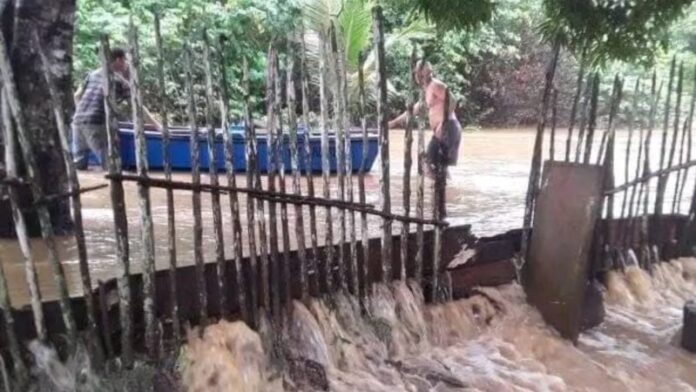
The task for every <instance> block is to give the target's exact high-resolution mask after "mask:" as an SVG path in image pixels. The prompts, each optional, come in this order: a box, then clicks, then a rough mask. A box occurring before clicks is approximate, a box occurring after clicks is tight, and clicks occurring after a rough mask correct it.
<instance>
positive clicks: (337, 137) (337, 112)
mask: <svg viewBox="0 0 696 392" xmlns="http://www.w3.org/2000/svg"><path fill="white" fill-rule="evenodd" d="M329 42H330V45H331V56H330V59H331V60H330V61H331V71H332V72H331V73H332V76H333V77H332V78H330V80H332V81H333V86H332V87H333V91H334V94H333V98H334V99H333V104H334V118H333V120H334V121H333V125H334V129H335V134H334V146H335V149H336V174H337V175H338V200H341V201H343V200H345V194H346V178H345V172H344V170H345V161H346V155H345V152H346V151H345V141H346V137H345V128H344V126H345V119H344V115H345V112H344V107H343V103H344V102H343V91H342V87H343V86H342V85H341V75H340V73H341V71H340V70H341V63H342V62H343V58H342V56H343V54H342V53H339V52H338V43H337V42H336V25H335V24H334V22H333V21H332V22H331V28H330V29H329ZM338 217H339V223H338V283H339V286H340V287H341V288H342V289H345V288H346V264H347V262H346V259H347V258H346V247H345V244H346V210H344V209H342V208H341V209H339V210H338Z"/></svg>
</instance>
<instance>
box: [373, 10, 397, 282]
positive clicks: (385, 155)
mask: <svg viewBox="0 0 696 392" xmlns="http://www.w3.org/2000/svg"><path fill="white" fill-rule="evenodd" d="M372 20H373V29H374V31H373V39H374V45H375V61H376V63H375V68H376V69H377V78H376V81H377V85H376V88H377V126H378V129H379V151H380V160H381V162H382V175H381V176H380V179H379V187H380V196H381V198H380V205H381V210H382V212H384V213H387V214H389V213H391V196H390V193H389V184H390V182H389V123H388V119H389V107H388V106H387V67H386V62H385V61H386V60H385V58H384V29H383V26H382V7H380V6H379V5H376V6H375V7H373V8H372ZM381 262H382V281H383V282H390V281H391V280H392V279H393V278H394V276H393V275H392V221H391V220H390V219H388V218H384V219H383V220H382V260H381Z"/></svg>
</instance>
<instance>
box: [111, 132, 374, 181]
mask: <svg viewBox="0 0 696 392" xmlns="http://www.w3.org/2000/svg"><path fill="white" fill-rule="evenodd" d="M230 136H231V137H230V139H231V141H232V147H233V155H234V169H235V171H237V172H246V170H247V161H246V147H245V138H244V135H243V134H242V133H241V132H235V130H233V131H232V132H230ZM119 139H120V152H121V162H122V165H123V169H125V170H132V169H134V168H135V167H136V159H135V157H136V154H135V138H134V133H133V130H132V129H128V128H121V129H120V130H119ZM145 140H146V145H147V161H148V162H147V163H148V168H149V169H150V170H162V169H163V168H164V159H163V149H162V135H161V134H160V133H158V132H150V131H146V132H145ZM309 144H310V157H311V159H310V169H311V171H312V172H314V173H321V171H322V167H321V138H320V137H319V136H317V135H312V136H310V138H309ZM297 145H298V148H299V154H300V155H299V157H300V170H302V171H304V170H306V159H305V148H304V137H303V135H300V136H299V137H298V142H297ZM198 147H199V150H200V157H199V158H200V159H199V164H200V168H201V170H205V171H208V170H209V166H210V161H211V159H210V156H209V151H208V142H207V138H206V135H205V134H204V133H202V134H201V136H200V138H199V140H198ZM169 148H170V150H169V151H170V156H171V160H170V161H171V165H172V170H175V171H190V170H191V142H190V135H188V134H186V133H185V132H181V131H178V132H172V134H171V137H170V144H169ZM256 149H257V169H258V170H259V172H261V173H267V172H268V153H269V148H268V143H267V138H266V136H265V135H259V136H257V139H256ZM215 150H216V155H217V157H216V158H217V159H216V162H215V166H216V167H217V169H218V170H219V171H224V170H225V152H224V142H223V140H222V135H221V134H220V133H218V134H217V135H216V138H215ZM377 152H378V143H377V137H376V135H370V136H369V137H368V142H367V156H366V159H365V171H366V172H368V171H370V169H371V168H372V165H373V164H374V162H375V160H376V158H377ZM280 157H281V158H282V163H283V164H284V168H285V170H286V171H288V172H289V171H290V170H291V168H292V166H291V154H290V138H289V136H288V135H284V137H283V140H282V142H281V143H280ZM350 158H351V162H352V169H353V172H354V173H357V172H358V171H359V170H360V167H361V165H362V163H363V139H362V136H361V135H357V134H353V135H352V136H351V157H350ZM329 163H330V167H331V172H333V173H335V172H336V169H337V165H336V138H335V137H334V136H333V135H332V136H331V137H330V139H329Z"/></svg>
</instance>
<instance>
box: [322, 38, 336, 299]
mask: <svg viewBox="0 0 696 392" xmlns="http://www.w3.org/2000/svg"><path fill="white" fill-rule="evenodd" d="M319 41H320V43H319V45H320V46H321V53H320V55H319V103H320V113H321V115H320V117H319V118H320V122H319V126H320V127H321V172H322V194H323V196H324V198H325V199H330V198H331V188H330V177H329V176H330V175H331V166H330V163H329V128H328V127H329V123H328V111H329V103H328V97H327V91H326V89H327V86H326V75H327V73H326V60H325V58H326V54H327V50H326V43H325V42H324V40H323V39H320V40H319ZM324 215H325V223H324V226H325V227H324V230H325V231H324V232H325V239H324V249H325V252H326V256H325V260H324V273H325V274H326V275H325V279H326V291H327V292H328V291H331V290H332V289H333V288H334V287H333V286H334V283H333V261H334V248H333V220H332V219H331V208H330V207H327V208H326V210H325V212H324Z"/></svg>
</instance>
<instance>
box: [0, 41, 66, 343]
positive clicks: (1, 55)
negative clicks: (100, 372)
mask: <svg viewBox="0 0 696 392" xmlns="http://www.w3.org/2000/svg"><path fill="white" fill-rule="evenodd" d="M1 36H2V34H0V46H2V48H0V73H1V74H2V84H3V86H4V98H5V99H6V100H7V102H8V104H9V109H10V113H11V114H12V117H13V118H14V121H15V126H16V130H17V139H18V140H19V146H20V149H21V153H22V158H23V160H24V164H25V169H26V174H27V176H28V179H29V181H28V182H29V186H30V188H31V192H32V196H33V198H34V200H37V201H38V200H42V199H43V190H42V189H41V177H40V173H39V171H38V166H37V163H36V157H35V156H34V151H33V145H34V143H33V140H32V135H31V134H30V132H29V130H28V129H27V127H26V124H25V122H24V121H25V120H24V113H23V110H22V105H21V102H20V100H19V95H18V92H17V86H16V85H15V81H14V74H13V71H12V65H11V64H10V58H9V55H8V53H7V46H6V43H5V39H4V37H1ZM12 150H13V151H14V149H12ZM15 162H16V161H15ZM36 212H37V215H38V217H39V223H40V225H41V237H42V238H43V240H44V242H45V244H46V248H47V250H48V260H49V264H50V266H51V270H52V273H53V279H54V282H55V284H56V286H57V287H58V293H59V302H60V308H61V313H62V319H63V324H64V326H65V331H66V334H67V343H68V346H69V347H70V348H71V349H72V348H74V347H75V344H76V342H77V326H76V324H75V317H74V315H73V310H72V307H71V305H70V295H69V293H68V286H67V284H66V282H65V274H64V272H63V266H62V264H61V262H60V258H59V255H58V250H57V248H56V243H55V238H54V233H53V226H52V224H51V216H50V213H49V211H48V207H46V205H45V204H39V205H38V206H37V208H36Z"/></svg>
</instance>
